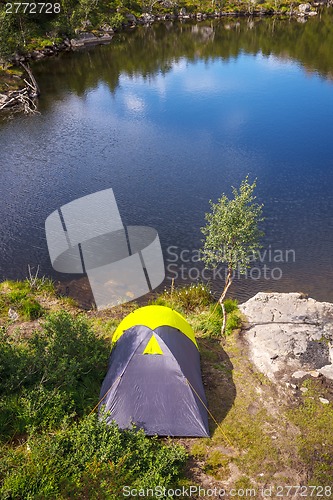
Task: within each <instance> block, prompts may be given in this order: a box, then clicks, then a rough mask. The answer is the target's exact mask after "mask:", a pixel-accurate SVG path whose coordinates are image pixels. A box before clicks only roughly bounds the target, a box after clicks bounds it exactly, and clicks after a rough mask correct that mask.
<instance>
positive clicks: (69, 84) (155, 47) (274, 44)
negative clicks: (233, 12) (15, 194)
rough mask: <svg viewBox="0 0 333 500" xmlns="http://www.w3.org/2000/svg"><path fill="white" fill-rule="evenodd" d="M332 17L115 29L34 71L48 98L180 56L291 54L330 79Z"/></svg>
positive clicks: (157, 67) (144, 73)
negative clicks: (108, 37)
mask: <svg viewBox="0 0 333 500" xmlns="http://www.w3.org/2000/svg"><path fill="white" fill-rule="evenodd" d="M332 20H333V16H332V14H331V13H330V12H325V13H323V14H321V15H318V17H317V18H316V19H310V20H309V21H308V22H307V23H305V24H301V23H298V22H297V21H296V20H295V19H290V20H279V19H267V18H262V19H260V18H253V19H240V20H239V19H223V20H221V21H206V22H201V23H198V24H191V23H174V24H173V25H172V23H165V24H156V25H153V26H151V27H141V28H138V29H135V30H132V31H128V32H124V33H121V34H118V35H117V36H116V37H115V38H114V40H113V41H112V43H111V45H107V46H99V47H95V48H93V49H89V50H87V49H86V50H83V51H81V52H77V53H75V54H73V53H69V54H62V55H61V56H59V57H57V58H54V59H52V61H51V60H45V61H41V62H38V63H36V64H35V66H34V70H35V73H36V76H37V78H38V79H39V81H40V84H41V86H42V91H43V87H44V89H45V93H47V95H48V96H49V97H50V99H54V98H55V97H56V96H61V94H62V93H63V92H64V91H66V92H68V90H70V91H72V92H75V93H76V94H78V95H83V94H84V93H85V92H86V91H87V90H88V89H93V88H94V87H96V86H97V85H98V84H99V83H101V82H103V83H104V84H107V85H108V87H109V88H110V90H111V91H112V92H113V91H114V90H115V89H116V88H117V86H118V83H119V75H120V74H126V75H128V76H130V77H133V76H137V75H140V76H141V77H143V78H151V77H153V76H154V75H156V74H158V73H162V74H165V73H167V72H168V71H169V70H170V68H171V67H172V65H173V64H174V63H175V62H177V61H179V60H180V59H182V58H186V59H187V60H189V61H195V60H198V59H202V60H206V61H208V60H213V59H216V58H221V59H223V60H228V59H230V58H235V57H237V56H238V55H239V54H240V53H242V52H243V53H248V54H258V53H262V54H264V55H267V56H268V55H271V54H272V55H274V56H277V57H280V58H283V59H292V60H295V61H298V62H299V63H300V64H301V65H302V66H303V67H304V68H305V69H306V70H307V71H309V72H314V71H315V72H318V73H319V74H320V75H322V76H323V77H325V78H330V79H331V78H332V75H333V51H332V47H333V29H332Z"/></svg>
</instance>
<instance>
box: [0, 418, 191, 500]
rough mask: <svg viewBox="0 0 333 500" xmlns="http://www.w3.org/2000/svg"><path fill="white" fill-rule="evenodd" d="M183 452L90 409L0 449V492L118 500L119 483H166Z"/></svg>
mask: <svg viewBox="0 0 333 500" xmlns="http://www.w3.org/2000/svg"><path fill="white" fill-rule="evenodd" d="M186 458H187V456H186V452H185V450H184V448H183V447H181V446H178V445H169V444H168V445H164V444H162V442H161V441H160V440H158V439H157V438H147V437H146V436H145V435H144V433H143V431H141V430H140V431H136V430H135V429H132V430H125V431H121V430H119V428H118V427H117V426H116V425H107V424H106V423H105V422H104V421H102V422H101V421H99V420H98V418H97V416H96V415H91V416H89V417H85V418H83V419H82V420H81V421H80V422H79V423H72V424H71V425H65V426H64V427H63V428H62V429H61V430H60V431H59V432H57V433H56V434H54V435H50V434H48V433H45V434H43V435H41V436H40V437H38V438H37V437H36V438H34V439H30V440H29V441H28V442H27V445H26V446H25V447H24V448H23V449H22V448H19V449H17V450H16V451H15V452H9V453H6V454H5V455H4V456H3V457H2V460H1V465H0V497H1V498H25V499H32V498H33V499H35V498H40V499H56V498H78V499H82V498H89V499H90V498H96V499H97V498H98V499H100V498H107V499H111V500H119V498H121V497H122V488H123V486H124V485H129V486H131V487H132V488H147V487H150V488H154V487H156V486H157V485H160V486H162V487H163V486H164V487H166V488H167V487H170V486H172V485H173V484H175V482H176V480H177V479H178V478H179V477H180V476H181V474H182V469H183V466H184V463H185V461H186ZM160 498H165V497H163V496H161V497H160Z"/></svg>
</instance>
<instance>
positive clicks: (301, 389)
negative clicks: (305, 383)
mask: <svg viewBox="0 0 333 500" xmlns="http://www.w3.org/2000/svg"><path fill="white" fill-rule="evenodd" d="M300 391H301V392H303V393H305V392H308V388H307V387H301V388H300Z"/></svg>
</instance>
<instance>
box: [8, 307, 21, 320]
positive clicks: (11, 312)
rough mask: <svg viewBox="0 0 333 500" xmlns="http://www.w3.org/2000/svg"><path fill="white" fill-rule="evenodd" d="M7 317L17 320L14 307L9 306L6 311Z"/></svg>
mask: <svg viewBox="0 0 333 500" xmlns="http://www.w3.org/2000/svg"><path fill="white" fill-rule="evenodd" d="M8 317H9V318H10V319H11V320H12V321H16V320H18V317H19V315H18V314H17V312H16V311H15V310H14V309H12V308H9V311H8Z"/></svg>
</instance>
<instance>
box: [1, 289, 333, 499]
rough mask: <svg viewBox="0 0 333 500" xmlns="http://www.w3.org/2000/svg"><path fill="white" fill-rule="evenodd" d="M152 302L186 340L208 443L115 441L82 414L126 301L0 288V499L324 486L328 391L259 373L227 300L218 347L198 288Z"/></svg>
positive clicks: (330, 414) (329, 452)
mask: <svg viewBox="0 0 333 500" xmlns="http://www.w3.org/2000/svg"><path fill="white" fill-rule="evenodd" d="M154 303H157V304H161V305H167V306H170V307H172V308H174V309H176V310H178V311H179V312H181V313H182V314H183V315H184V316H185V317H186V318H187V319H188V321H189V322H190V324H191V325H192V326H193V328H194V330H195V333H196V336H197V339H198V345H199V349H200V353H201V363H202V373H203V381H204V385H205V390H206V394H207V399H208V404H209V410H210V412H211V418H210V430H211V438H209V439H208V438H207V439H173V440H165V439H157V438H156V439H154V438H153V439H152V438H147V437H145V436H144V434H143V433H142V432H139V433H137V432H134V431H126V432H119V430H118V429H117V427H112V426H106V425H105V424H104V423H103V422H99V421H98V420H97V417H96V414H95V412H93V413H91V412H92V410H93V408H94V406H95V405H96V403H97V402H98V395H99V389H100V385H101V382H102V379H103V377H104V375H105V373H106V369H107V361H108V357H109V351H110V346H111V342H112V335H113V332H114V331H115V329H116V327H117V325H118V324H119V322H120V321H121V319H122V318H123V317H124V316H125V315H126V314H128V313H129V312H130V311H131V310H133V309H135V307H136V304H135V303H130V304H127V305H125V306H120V307H118V308H113V309H110V310H105V311H96V310H91V311H82V310H81V309H80V308H79V307H77V306H76V304H75V303H74V301H73V300H71V299H68V298H64V297H61V296H59V295H58V294H57V292H56V291H55V289H54V287H53V284H52V283H51V282H50V281H48V280H36V281H35V282H34V283H31V282H29V281H25V282H9V281H6V282H4V283H2V284H1V285H0V328H1V339H0V380H1V383H0V443H1V445H0V456H1V461H0V498H4V499H6V498H8V499H9V498H10V499H21V498H31V499H32V498H34V499H35V498H40V499H48V498H50V499H58V498H59V499H60V498H61V499H66V498H78V499H85V498H87V499H88V498H89V499H94V498H96V499H104V498H105V499H111V500H119V498H122V487H123V486H124V485H128V486H131V487H132V488H137V489H140V488H147V487H150V488H154V487H155V486H162V487H166V488H173V487H175V486H177V487H179V486H181V485H183V486H184V487H186V486H189V485H195V484H196V485H200V486H202V487H204V488H206V489H208V488H212V487H218V488H224V489H225V490H226V491H229V490H230V489H231V488H236V489H238V490H239V491H240V492H241V490H242V489H246V488H253V489H254V490H255V491H257V492H259V491H260V489H261V488H263V487H267V486H268V485H269V486H272V487H274V488H277V486H279V485H280V486H281V485H282V486H284V485H288V484H295V485H297V484H303V485H311V484H316V485H318V484H321V485H326V486H330V485H331V486H333V485H332V474H331V471H332V467H333V463H332V457H333V431H332V426H331V422H332V418H333V410H332V407H331V405H323V404H322V403H320V401H319V400H318V394H319V393H320V395H321V396H325V390H330V389H329V388H328V389H325V388H324V387H323V386H322V385H320V384H321V382H320V381H313V382H311V383H310V382H309V381H307V382H304V385H305V386H306V388H307V392H305V391H304V393H302V394H301V395H296V394H294V393H293V392H290V389H288V390H287V389H284V388H278V387H277V386H275V385H273V384H272V383H271V382H270V381H269V380H268V379H266V378H265V377H264V376H263V375H262V374H260V373H258V372H257V371H256V370H255V369H254V367H253V365H252V364H251V362H250V361H249V359H248V356H247V349H246V343H245V342H244V338H243V334H242V333H241V331H240V329H239V326H240V325H241V321H242V318H241V315H240V312H239V310H238V308H237V304H236V303H235V302H234V301H228V302H227V304H226V307H227V310H228V324H227V333H228V335H227V336H226V338H225V339H224V341H223V344H222V345H221V341H220V338H219V332H220V327H221V313H220V310H219V307H216V306H215V303H214V302H213V300H212V297H211V294H210V292H209V290H208V289H207V287H205V286H203V285H192V286H190V287H185V288H174V289H171V290H167V291H165V292H163V293H162V294H160V295H159V296H158V297H157V298H156V300H155V301H154ZM327 491H328V490H327ZM241 496H242V495H241V494H240V495H239V496H238V497H237V496H236V498H240V497H241ZM257 496H259V494H258V495H257ZM141 498H144V497H141ZM160 498H163V496H162V497H160ZM203 498H204V497H203ZM207 498H208V497H207ZM326 498H327V496H326Z"/></svg>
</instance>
